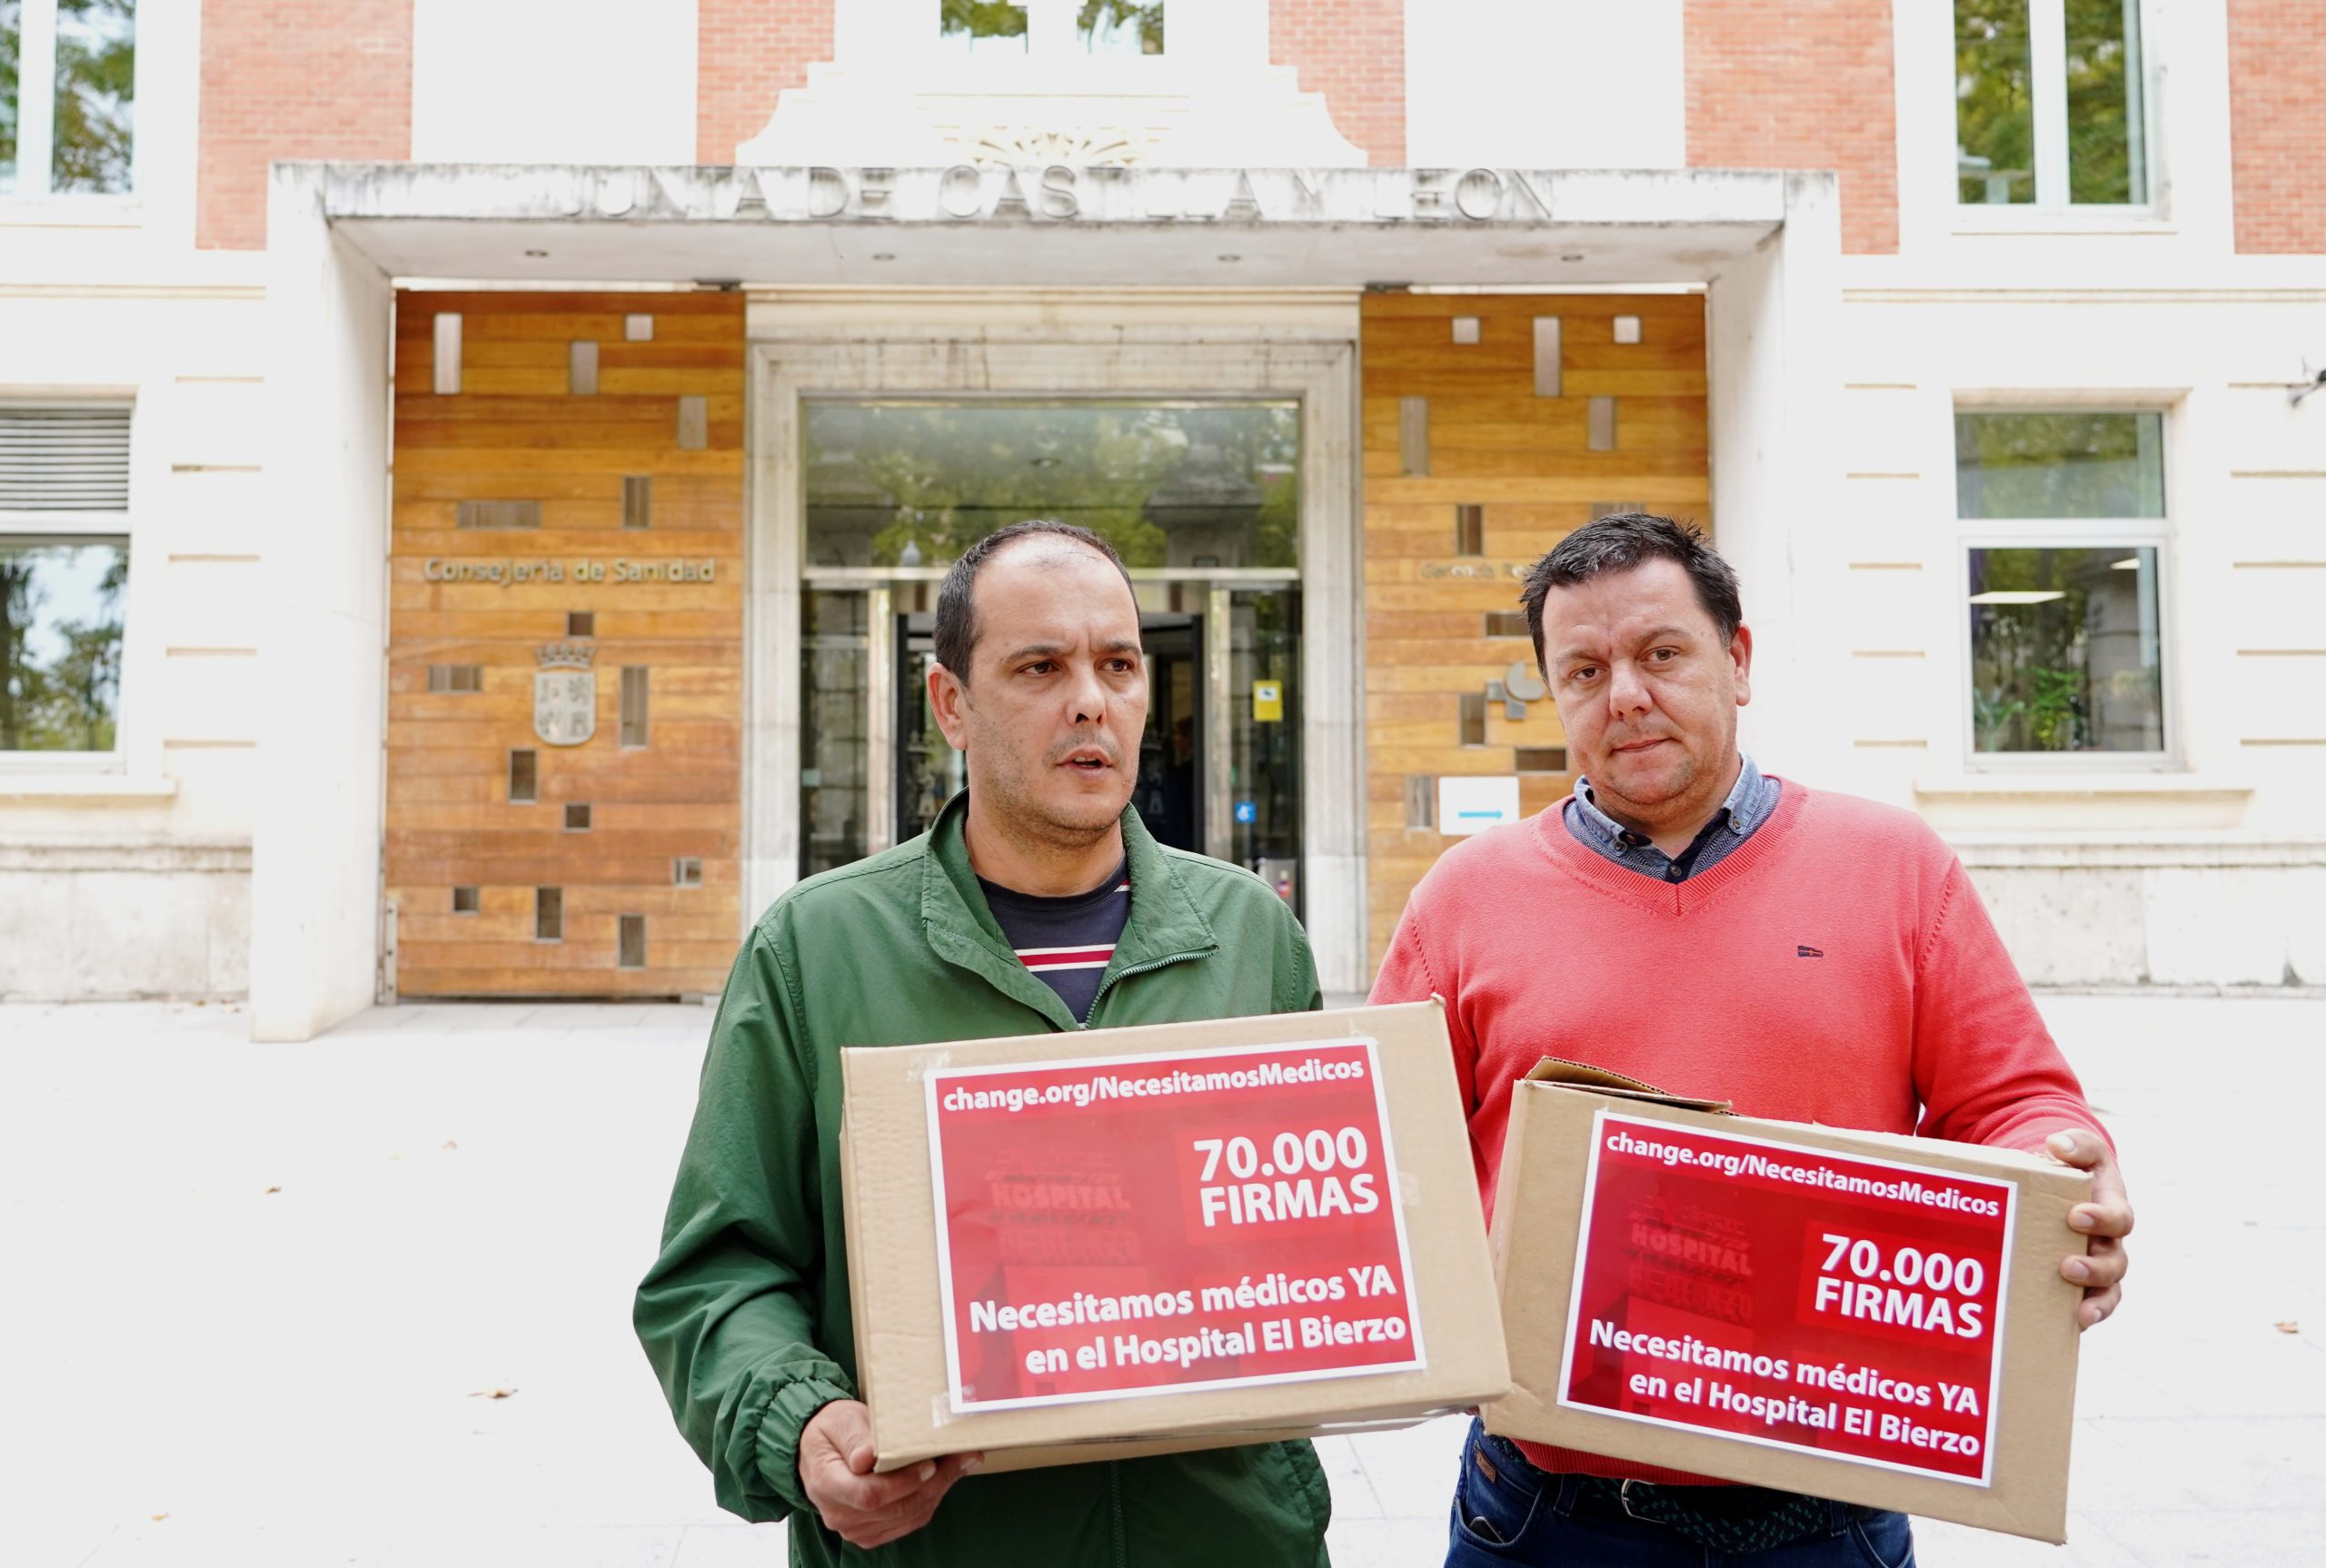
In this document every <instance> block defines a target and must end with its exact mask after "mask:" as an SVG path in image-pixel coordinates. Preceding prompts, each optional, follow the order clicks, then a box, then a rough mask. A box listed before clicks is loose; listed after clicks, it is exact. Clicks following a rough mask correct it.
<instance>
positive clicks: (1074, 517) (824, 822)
mask: <svg viewBox="0 0 2326 1568" xmlns="http://www.w3.org/2000/svg"><path fill="white" fill-rule="evenodd" d="M801 424H802V428H803V443H804V452H803V458H804V469H805V478H806V495H805V498H804V499H805V501H806V520H805V521H806V524H807V526H806V530H805V538H804V540H803V550H804V559H803V561H802V562H801V571H802V576H803V577H804V579H805V580H806V582H805V590H804V592H803V595H802V598H803V613H802V617H801V621H802V647H801V650H800V660H801V663H800V671H801V705H802V710H801V716H800V762H801V777H800V817H801V823H800V874H801V875H803V876H805V875H810V874H812V873H814V872H817V871H820V870H825V869H829V868H832V867H834V866H840V865H846V864H848V863H849V862H850V861H851V860H854V859H857V858H861V857H863V856H865V855H868V854H871V853H875V852H877V851H879V850H881V849H887V848H888V847H890V845H892V844H894V843H897V842H900V840H902V839H909V838H910V837H912V836H913V835H914V834H916V833H919V832H920V831H922V830H923V829H925V828H926V827H927V826H928V824H929V822H930V821H931V820H933V819H934V818H935V816H936V814H937V812H938V810H939V809H941V808H942V806H943V805H944V803H945V801H946V800H947V799H950V798H951V796H952V795H953V794H954V793H955V792H956V791H957V790H959V789H960V788H961V786H962V783H963V781H964V770H963V765H962V759H961V758H960V757H959V754H958V753H956V752H954V751H953V749H952V748H951V747H950V746H949V744H948V743H947V742H946V740H945V739H944V736H943V734H942V733H941V732H940V731H939V729H938V728H937V725H936V721H935V718H934V716H933V715H932V714H931V713H930V712H929V706H928V700H927V695H926V693H927V682H928V671H929V665H930V663H931V661H932V660H933V658H934V648H933V642H934V632H935V617H934V615H933V613H932V612H933V611H934V610H935V598H936V587H937V581H938V579H939V578H940V577H941V576H942V575H943V573H944V570H945V567H946V565H947V564H948V563H949V561H952V560H953V559H954V557H955V556H956V555H958V554H959V551H961V550H962V549H963V548H965V547H966V546H967V545H969V543H971V542H973V541H975V540H977V539H979V538H980V537H982V536H983V535H984V534H986V533H987V532H989V531H991V530H993V529H995V528H999V527H1001V526H1003V525H1005V524H1007V523H1010V522H1016V521H1024V520H1026V519H1029V518H1037V517H1048V518H1056V519H1058V520H1059V521H1069V522H1074V523H1078V524H1080V525H1082V526H1084V527H1088V528H1089V529H1091V530H1092V531H1095V532H1097V533H1098V534H1099V536H1100V537H1102V538H1104V539H1106V540H1108V541H1109V542H1110V543H1112V544H1113V545H1114V546H1115V547H1116V549H1117V550H1118V551H1120V552H1121V554H1122V556H1123V559H1124V561H1125V562H1126V564H1127V566H1128V569H1129V571H1130V572H1131V576H1132V580H1133V587H1134V591H1135V593H1136V595H1137V597H1138V604H1139V609H1140V612H1141V614H1140V629H1141V635H1142V639H1143V640H1144V642H1145V645H1146V650H1147V662H1148V727H1147V731H1146V734H1145V736H1144V738H1143V739H1142V743H1141V746H1140V751H1139V759H1138V761H1139V778H1138V783H1137V786H1136V788H1135V790H1134V793H1133V796H1132V803H1133V805H1134V807H1135V808H1136V809H1138V813H1139V816H1140V819H1141V820H1142V821H1144V822H1145V823H1146V824H1147V826H1148V829H1149V830H1150V831H1151V832H1153V833H1154V835H1155V837H1156V838H1157V839H1158V840H1159V841H1161V842H1163V843H1165V844H1168V845H1171V846H1174V847H1176V848H1179V849H1191V850H1196V851H1198V852H1201V853H1206V854H1209V855H1214V856H1217V857H1218V858H1222V859H1228V860H1233V861H1236V862H1238V863H1239V864H1242V865H1244V866H1247V867H1248V868H1251V869H1253V870H1255V871H1257V872H1258V873H1260V874H1261V875H1262V876H1263V877H1264V878H1266V879H1267V881H1268V882H1269V884H1270V885H1271V886H1272V887H1275V888H1277V890H1278V891H1279V892H1281V893H1282V894H1283V896H1284V897H1285V898H1287V900H1289V901H1291V902H1293V903H1294V905H1295V907H1296V908H1297V906H1298V903H1299V899H1300V896H1301V890H1300V888H1299V877H1298V871H1297V867H1298V861H1299V854H1300V832H1301V822H1300V795H1301V782H1302V780H1301V747H1300V714H1301V709H1302V706H1303V704H1302V700H1301V694H1300V692H1299V690H1298V689H1297V675H1298V670H1299V664H1300V590H1299V571H1298V568H1297V557H1298V551H1297V531H1298V524H1299V518H1300V497H1299V486H1298V473H1299V461H1298V460H1299V407H1298V405H1297V403H1291V402H1199V401H1187V402H1105V401H1095V400H1085V401H1076V402H1016V401H1001V400H956V401H953V402H920V401H863V400H859V401H848V402H840V401H832V402H823V401H810V402H806V403H804V404H803V405H802V409H801Z"/></svg>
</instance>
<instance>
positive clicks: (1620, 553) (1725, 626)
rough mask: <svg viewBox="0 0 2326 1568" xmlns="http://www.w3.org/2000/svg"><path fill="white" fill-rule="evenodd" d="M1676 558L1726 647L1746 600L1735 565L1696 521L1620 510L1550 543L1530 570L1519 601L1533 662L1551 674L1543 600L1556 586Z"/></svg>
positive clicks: (1741, 621) (1547, 676) (1546, 676)
mask: <svg viewBox="0 0 2326 1568" xmlns="http://www.w3.org/2000/svg"><path fill="white" fill-rule="evenodd" d="M1656 560H1663V561H1678V562H1679V563H1680V565H1681V566H1682V567H1683V568H1684V569H1685V571H1687V574H1688V581H1691V582H1693V583H1695V587H1696V602H1697V603H1698V604H1701V605H1703V606H1704V610H1705V614H1706V615H1709V616H1711V617H1712V622H1713V624H1714V625H1715V626H1717V627H1718V628H1720V640H1721V644H1722V646H1724V647H1725V646H1726V645H1727V644H1728V643H1729V642H1731V641H1733V640H1735V636H1736V629H1737V628H1738V627H1740V626H1742V625H1744V600H1743V599H1742V598H1741V597H1740V596H1739V594H1738V593H1737V590H1736V569H1735V567H1733V566H1731V565H1729V564H1728V562H1727V561H1724V560H1722V559H1721V555H1720V552H1719V551H1716V550H1715V549H1714V548H1713V547H1712V543H1711V541H1708V540H1706V539H1705V536H1704V531H1702V530H1701V529H1699V528H1697V527H1696V525H1695V523H1693V522H1675V521H1672V519H1670V518H1668V517H1658V516H1657V515H1656V514H1655V513H1654V512H1652V511H1619V512H1615V513H1614V514H1613V515H1611V516H1608V517H1601V518H1595V519H1593V520H1592V521H1589V522H1586V523H1585V524H1584V525H1583V526H1582V527H1581V528H1578V529H1576V531H1574V532H1573V533H1570V534H1568V535H1567V536H1566V538H1565V539H1562V540H1560V541H1558V543H1556V544H1555V545H1553V546H1552V547H1551V550H1550V552H1549V553H1548V554H1546V555H1545V556H1544V557H1543V559H1542V560H1540V561H1536V563H1535V564H1534V565H1533V566H1530V567H1528V568H1527V569H1526V585H1525V586H1524V587H1522V588H1521V589H1520V590H1518V602H1519V603H1520V604H1522V605H1525V606H1526V635H1527V636H1528V637H1529V638H1530V639H1532V640H1533V641H1534V644H1535V667H1536V669H1538V670H1541V671H1542V672H1543V679H1544V680H1549V679H1550V678H1551V664H1550V660H1549V659H1547V658H1546V657H1545V650H1544V648H1543V601H1544V600H1546V599H1548V598H1549V597H1550V596H1551V590H1552V589H1554V588H1572V587H1574V586H1575V585H1576V583H1578V582H1583V581H1587V580H1588V579H1591V578H1594V577H1597V576H1598V575H1599V574H1600V573H1602V572H1606V571H1630V570H1631V569H1632V568H1633V567H1635V566H1638V565H1640V564H1641V563H1643V562H1645V561H1656Z"/></svg>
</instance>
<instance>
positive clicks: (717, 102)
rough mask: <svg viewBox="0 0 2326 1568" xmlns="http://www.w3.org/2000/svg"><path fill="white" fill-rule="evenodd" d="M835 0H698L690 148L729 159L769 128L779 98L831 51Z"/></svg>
mask: <svg viewBox="0 0 2326 1568" xmlns="http://www.w3.org/2000/svg"><path fill="white" fill-rule="evenodd" d="M832 3H833V0H700V4H699V5H698V6H697V8H696V13H695V111H694V155H695V159H696V161H697V162H698V163H704V164H731V163H733V162H734V161H735V149H736V147H737V146H738V145H739V144H742V143H744V142H748V141H750V139H751V138H752V137H753V136H756V135H758V134H760V132H761V131H763V130H765V129H766V128H767V122H768V117H769V116H770V115H771V114H774V113H775V103H776V99H777V98H779V97H780V96H781V95H782V93H783V90H784V89H785V88H787V87H797V86H799V85H800V84H802V83H804V82H805V81H807V79H808V67H809V66H810V65H814V64H815V63H816V62H818V61H820V60H829V59H830V58H831V57H832Z"/></svg>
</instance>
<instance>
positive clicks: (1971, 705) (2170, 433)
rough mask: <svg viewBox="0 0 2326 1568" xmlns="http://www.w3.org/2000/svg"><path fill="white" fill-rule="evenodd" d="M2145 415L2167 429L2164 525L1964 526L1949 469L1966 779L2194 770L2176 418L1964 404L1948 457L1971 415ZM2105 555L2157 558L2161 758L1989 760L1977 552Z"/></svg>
mask: <svg viewBox="0 0 2326 1568" xmlns="http://www.w3.org/2000/svg"><path fill="white" fill-rule="evenodd" d="M2046 413H2084V414H2090V413H2138V414H2154V415H2156V416H2157V417H2158V421H2159V423H2160V427H2161V428H2160V431H2159V436H2160V439H2159V441H2158V452H2157V456H2158V461H2159V462H2160V463H2162V465H2163V469H2164V472H2163V474H2162V496H2163V509H2162V515H2161V516H2158V517H1964V516H1963V513H1962V501H1961V500H1960V496H1959V492H1957V491H1955V484H1956V480H1957V475H1956V472H1955V471H1954V470H1953V468H1950V470H1949V472H1948V475H1947V480H1948V491H1949V505H1950V507H1951V508H1952V509H1953V514H1954V527H1953V539H1952V541H1951V548H1950V549H1949V551H1948V554H1947V570H1948V576H1947V578H1946V603H1947V607H1948V609H1947V613H1948V614H1949V615H1950V616H1952V617H1953V622H1954V632H1953V647H1954V661H1955V675H1954V679H1953V687H1954V697H1955V701H1956V704H1957V706H1958V715H1957V721H1956V736H1957V739H1958V742H1959V744H1960V745H1961V747H1962V757H1963V772H1964V773H1966V774H2004V775H2012V774H2059V773H2067V774H2082V773H2098V774H2139V773H2179V772H2182V771H2185V770H2186V762H2185V756H2186V752H2187V740H2186V738H2185V737H2184V735H2183V734H2182V721H2181V703H2180V693H2179V685H2180V683H2179V681H2178V680H2177V679H2176V673H2177V671H2178V669H2179V659H2178V644H2179V641H2180V633H2179V628H2178V625H2177V621H2176V613H2177V607H2176V603H2175V600H2176V597H2177V596H2176V594H2175V591H2174V586H2173V583H2174V571H2173V540H2172V523H2173V519H2174V516H2175V515H2176V510H2175V506H2174V490H2175V475H2176V471H2177V470H2178V468H2179V464H2177V463H2176V462H2174V461H2172V446H2173V438H2174V434H2175V432H2174V428H2173V427H2174V421H2173V418H2172V409H2171V408H2170V407H2167V406H2164V405H2162V404H2161V403H2159V402H2154V401H2152V400H2148V399H2142V398H2135V397H2105V396H2101V397H2087V396H2078V397H2075V398H2072V399H2070V398H2060V397H2045V396H2043V395H2040V394H2038V395H2033V396H2023V397H2013V398H2008V399H2003V398H1991V397H1980V398H1973V397H1969V396H1963V395H1958V396H1957V398H1956V399H1955V401H1954V402H1953V404H1952V405H1951V406H1950V407H1949V409H1948V411H1947V415H1948V418H1947V430H1948V439H1949V453H1950V456H1951V457H1953V459H1954V461H1955V462H1956V463H1959V462H1960V454H1959V453H1958V452H1954V450H1953V422H1954V420H1955V418H1956V417H1957V416H1960V415H1963V414H2046ZM2097 547H2110V548H2119V547H2120V548H2122V549H2125V550H2153V551H2156V632H2157V650H2156V660H2157V687H2158V716H2159V722H2160V723H2161V724H2162V727H2163V730H2164V744H2163V747H2162V749H2159V750H2155V751H1982V750H1980V749H1979V744H1978V741H1979V736H1978V707H1977V702H1976V699H1975V697H1974V695H1973V690H1972V680H1973V677H1974V672H1975V668H1976V666H1975V662H1974V659H1973V648H1972V641H1971V619H1972V618H1971V603H1970V598H1971V552H1972V551H1974V550H2043V549H2047V548H2050V549H2066V550H2089V549H2093V548H2097Z"/></svg>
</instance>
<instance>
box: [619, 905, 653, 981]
mask: <svg viewBox="0 0 2326 1568" xmlns="http://www.w3.org/2000/svg"><path fill="white" fill-rule="evenodd" d="M614 938H615V940H614V947H615V959H614V962H615V965H616V967H618V968H624V969H642V968H645V967H646V917H645V916H643V915H624V916H622V917H621V918H620V921H619V923H618V924H617V925H616V927H615V932H614Z"/></svg>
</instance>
